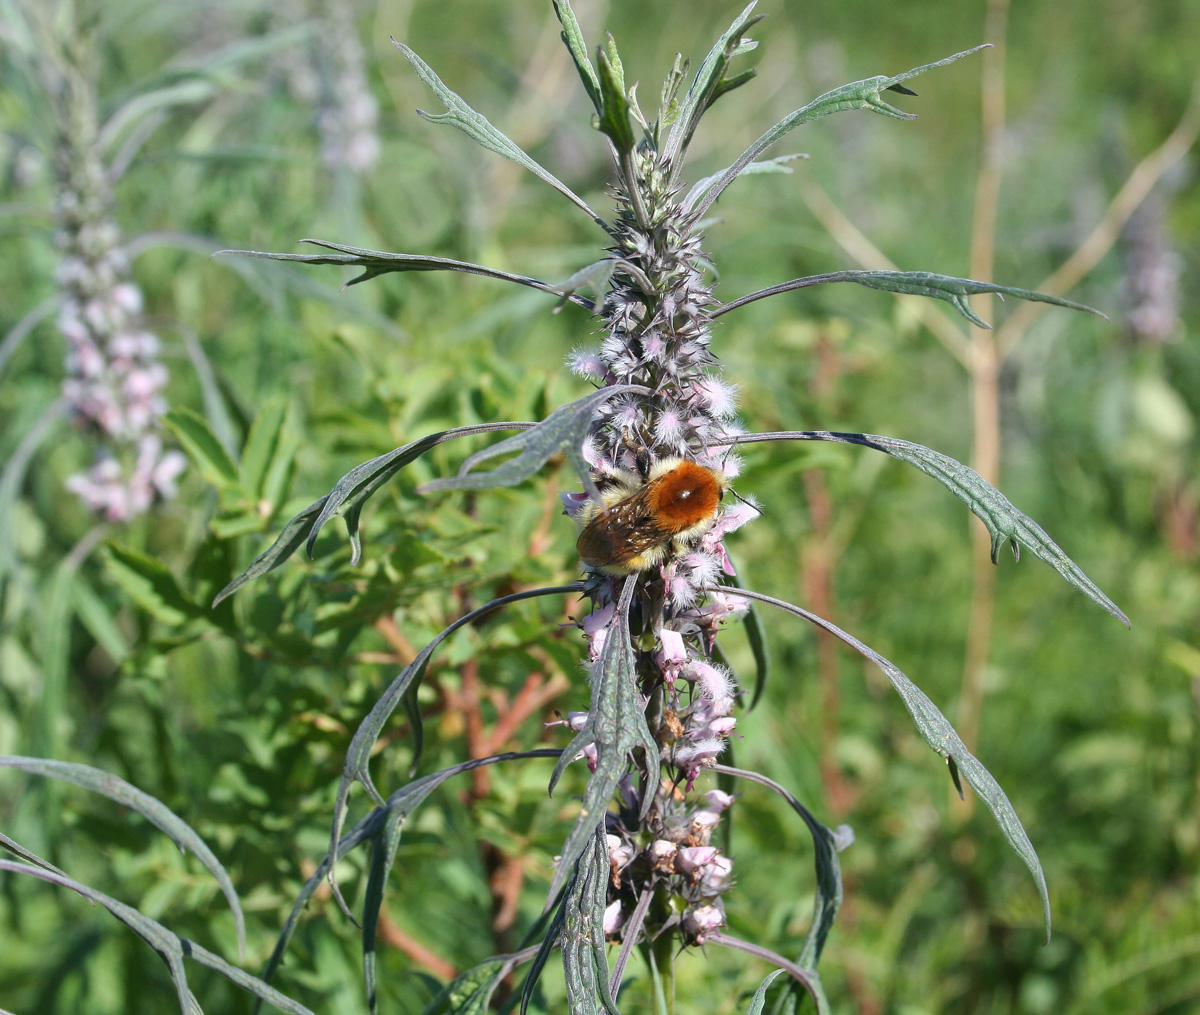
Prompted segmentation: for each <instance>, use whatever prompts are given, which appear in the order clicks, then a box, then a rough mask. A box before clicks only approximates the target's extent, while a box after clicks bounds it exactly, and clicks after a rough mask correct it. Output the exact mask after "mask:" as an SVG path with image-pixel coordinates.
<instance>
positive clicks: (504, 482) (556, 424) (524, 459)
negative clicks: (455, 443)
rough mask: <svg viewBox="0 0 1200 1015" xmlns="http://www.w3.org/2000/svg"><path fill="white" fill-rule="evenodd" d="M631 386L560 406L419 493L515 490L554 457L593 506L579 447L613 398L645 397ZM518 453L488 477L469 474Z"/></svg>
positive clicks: (593, 494) (612, 388) (591, 486)
mask: <svg viewBox="0 0 1200 1015" xmlns="http://www.w3.org/2000/svg"><path fill="white" fill-rule="evenodd" d="M645 390H646V389H645V388H642V387H640V386H639V385H636V384H614V385H611V386H609V387H605V388H600V389H599V390H598V391H593V392H592V393H591V394H590V395H585V396H584V397H583V398H581V399H579V400H578V401H575V402H570V403H569V404H567V405H560V406H559V407H558V408H557V409H555V410H554V411H553V412H552V413H550V415H549V416H547V417H546V418H545V419H544V420H542V421H541V422H540V423H538V424H537V425H536V426H534V427H531V428H530V429H528V430H526V431H525V432H524V433H519V434H517V435H516V436H514V437H509V438H507V439H506V440H502V441H501V442H500V443H499V444H493V445H492V446H491V447H487V448H484V449H483V450H482V451H477V452H475V454H473V455H471V457H470V458H468V459H467V460H466V461H465V462H463V463H462V466H461V467H460V468H459V470H458V475H457V476H454V477H451V478H447V479H435V480H433V481H432V482H429V483H426V484H425V485H424V486H422V487H421V492H422V493H432V492H433V491H435V490H487V489H489V488H491V487H494V486H516V484H517V483H521V482H523V481H524V480H526V479H528V478H529V477H530V476H532V475H533V474H534V473H535V472H537V470H538V469H540V468H541V467H542V466H543V465H545V464H546V462H547V461H549V460H550V458H551V457H552V456H554V455H556V454H558V453H559V452H562V453H563V454H565V455H566V456H567V459H568V461H570V463H571V464H572V465H573V466H574V467H575V471H576V472H577V473H578V474H579V479H580V481H581V482H582V483H583V488H584V489H585V490H586V491H587V492H588V494H589V495H590V496H591V497H592V498H594V499H595V500H596V501H599V500H600V492H599V491H598V490H597V489H596V484H595V482H594V481H593V479H592V475H591V468H590V467H589V465H588V463H587V461H586V460H585V459H584V457H583V443H584V440H585V439H586V438H587V435H588V431H589V430H590V429H591V426H592V421H593V417H594V416H595V414H596V410H597V409H599V408H600V406H601V405H603V404H604V403H605V402H607V401H608V400H609V399H610V398H612V397H613V396H615V395H619V394H622V393H624V392H626V391H645ZM514 451H517V452H520V454H518V455H517V457H516V458H514V459H513V460H512V461H509V462H505V463H504V464H503V465H501V466H499V467H498V468H495V469H492V470H490V471H488V472H479V473H474V474H472V473H471V470H472V469H473V468H474V467H475V466H476V465H478V464H479V463H480V462H484V461H487V460H488V459H489V458H495V457H497V456H498V455H506V454H510V453H511V452H514Z"/></svg>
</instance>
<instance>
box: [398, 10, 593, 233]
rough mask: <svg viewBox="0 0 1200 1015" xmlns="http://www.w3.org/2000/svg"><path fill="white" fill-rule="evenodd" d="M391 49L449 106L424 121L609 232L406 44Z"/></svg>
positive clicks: (427, 115)
mask: <svg viewBox="0 0 1200 1015" xmlns="http://www.w3.org/2000/svg"><path fill="white" fill-rule="evenodd" d="M572 20H573V19H572ZM576 30H578V26H576ZM392 45H393V46H395V47H396V48H397V49H398V50H400V53H401V54H402V55H403V57H404V59H406V60H407V61H408V62H409V63H410V64H412V67H413V70H415V71H416V72H417V77H419V78H420V79H421V80H422V81H424V82H425V84H426V85H428V86H429V89H430V91H432V92H433V93H434V94H435V95H436V96H437V97H438V98H439V99H441V100H442V102H444V103H445V104H446V112H445V113H427V112H425V111H424V110H421V109H418V110H417V113H418V115H420V116H421V118H422V119H425V120H428V121H429V122H430V123H448V124H449V125H450V126H451V127H457V128H458V129H459V130H461V131H462V132H463V133H464V134H466V135H467V137H469V138H470V139H471V140H472V141H474V142H475V143H476V144H478V145H482V146H483V147H484V148H486V149H487V150H488V151H490V152H495V153H496V154H497V155H502V156H504V158H506V159H511V160H512V161H513V162H515V163H516V164H517V165H519V166H523V167H524V168H526V169H528V170H529V171H530V172H531V173H533V174H534V176H536V177H538V179H540V180H542V181H544V182H545V183H548V184H550V186H552V187H553V188H554V189H555V190H557V191H558V192H559V193H560V194H562V195H563V196H564V197H566V198H567V199H568V200H569V201H571V203H572V204H574V205H575V206H576V207H578V208H580V209H582V210H583V211H584V212H585V213H586V214H587V216H588V218H590V219H591V220H592V221H593V222H595V223H596V224H597V225H599V226H600V228H602V229H604V230H607V229H608V224H607V223H606V222H605V221H604V219H602V218H601V217H600V216H599V215H597V214H596V213H595V212H594V211H592V209H591V208H589V207H588V205H587V202H586V201H584V200H583V198H581V197H579V195H577V194H576V193H575V192H574V191H572V190H571V188H570V187H568V186H567V185H566V184H565V183H563V182H562V181H561V180H559V179H558V178H557V177H556V176H554V174H553V173H551V172H550V171H549V170H547V169H543V168H542V166H540V165H538V163H536V162H534V160H533V159H531V158H530V157H529V156H528V155H526V154H525V152H523V151H522V150H521V149H520V148H518V147H517V146H516V145H515V144H514V143H513V142H512V141H511V140H509V138H508V137H506V136H505V135H504V134H503V133H501V132H500V131H499V130H497V129H496V128H495V127H494V126H492V124H491V123H490V122H489V121H488V119H487V118H486V117H485V116H483V115H482V114H480V113H477V112H475V110H473V109H472V108H471V107H470V106H468V105H467V104H466V102H464V101H463V98H462V96H461V95H458V94H456V93H455V92H452V91H451V90H450V89H449V88H447V87H446V86H445V85H444V84H443V83H442V79H441V78H439V77H438V76H437V75H436V74H435V73H434V72H433V68H432V67H430V66H429V64H427V63H426V62H425V61H424V60H422V59H421V58H420V57H419V56H417V54H416V53H414V52H413V51H412V50H411V49H409V48H408V47H407V46H406V45H404V43H402V42H397V41H396V40H395V39H392ZM585 84H586V82H585Z"/></svg>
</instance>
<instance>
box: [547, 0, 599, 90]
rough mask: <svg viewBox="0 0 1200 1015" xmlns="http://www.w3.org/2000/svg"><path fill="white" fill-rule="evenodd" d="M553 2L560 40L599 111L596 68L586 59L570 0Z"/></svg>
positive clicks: (585, 51) (581, 35)
mask: <svg viewBox="0 0 1200 1015" xmlns="http://www.w3.org/2000/svg"><path fill="white" fill-rule="evenodd" d="M553 3H554V13H555V15H556V16H557V17H558V23H559V24H560V25H562V27H563V30H562V40H563V42H564V43H566V46H567V50H568V52H570V54H571V59H572V60H573V61H574V62H575V69H576V70H577V71H578V72H579V80H580V81H582V82H583V89H584V91H586V92H587V94H588V98H589V99H591V100H592V105H593V106H594V107H595V109H596V112H597V113H599V112H600V108H601V102H600V79H599V78H597V77H596V68H595V67H593V66H592V61H591V60H589V59H588V54H587V43H586V42H584V41H583V32H582V31H580V28H579V22H578V21H577V20H576V19H575V12H574V11H573V10H571V3H570V0H553Z"/></svg>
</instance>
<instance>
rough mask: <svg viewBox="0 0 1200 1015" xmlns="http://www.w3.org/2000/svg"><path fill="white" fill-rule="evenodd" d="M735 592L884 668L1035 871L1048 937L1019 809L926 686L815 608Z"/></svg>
mask: <svg viewBox="0 0 1200 1015" xmlns="http://www.w3.org/2000/svg"><path fill="white" fill-rule="evenodd" d="M706 591H713V590H706ZM716 591H721V590H716ZM737 594H738V595H739V596H746V597H747V598H750V599H757V600H758V601H759V602H763V603H768V604H770V605H771V606H775V607H778V608H779V609H781V610H784V611H785V612H787V613H790V614H792V615H793V616H796V617H800V618H802V619H803V620H807V621H808V622H809V623H810V624H812V625H814V626H815V627H819V628H821V630H823V631H828V632H829V633H830V634H832V635H833V636H834V637H835V638H837V639H839V640H840V641H843V642H845V643H846V644H847V645H849V646H850V647H851V648H852V649H854V650H855V651H856V652H858V653H859V654H860V655H862V656H864V657H866V658H867V659H869V660H871V662H873V663H874V664H875V665H876V666H878V667H879V669H881V670H882V671H883V673H884V675H885V676H886V677H887V678H888V680H889V681H891V684H892V686H893V687H894V688H895V689H896V692H897V693H898V694H899V695H900V698H901V700H902V701H903V702H904V707H905V708H906V709H908V714H909V715H910V716H912V719H913V723H914V724H915V725H916V727H917V732H919V733H920V734H921V737H922V738H923V739H924V741H925V743H927V744H928V745H929V746H930V747H932V748H933V749H934V750H935V751H936V752H937V753H938V754H939V755H941V756H942V757H943V758H947V759H953V761H954V764H955V765H956V766H957V768H958V771H959V772H960V773H962V776H963V777H964V778H965V779H966V780H967V783H968V785H970V787H971V788H972V789H973V790H975V792H976V793H977V794H978V796H979V799H980V800H982V801H983V802H984V804H985V805H986V806H987V808H988V810H990V811H991V812H992V816H993V817H994V818H995V819H996V822H997V824H999V826H1000V830H1001V832H1003V833H1004V838H1005V839H1007V840H1008V844H1009V845H1010V846H1011V847H1012V848H1013V850H1014V851H1015V852H1016V854H1017V855H1018V856H1019V857H1020V858H1021V859H1022V860H1023V861H1024V863H1025V866H1026V867H1028V868H1029V873H1030V874H1032V875H1033V880H1034V883H1035V884H1036V885H1037V890H1038V895H1039V896H1041V900H1042V918H1043V920H1044V921H1045V924H1046V938H1047V940H1049V937H1050V893H1049V892H1048V891H1047V889H1046V876H1045V874H1043V873H1042V865H1041V862H1040V861H1039V860H1038V856H1037V852H1036V851H1035V850H1034V848H1033V843H1031V842H1030V841H1029V836H1028V835H1026V834H1025V829H1024V827H1023V826H1022V825H1021V819H1020V818H1018V817H1017V812H1016V811H1015V810H1014V809H1013V806H1012V804H1011V803H1010V802H1009V800H1008V797H1007V796H1006V795H1005V793H1004V790H1002V789H1001V788H1000V784H999V783H998V782H996V780H995V779H994V778H993V777H992V774H991V773H990V772H989V771H988V770H987V769H986V768H984V767H983V765H982V764H981V763H980V761H979V760H978V759H977V758H976V757H975V756H974V755H973V754H972V753H971V752H970V751H968V750H967V746H966V744H964V743H963V742H962V739H961V738H960V737H959V735H958V733H957V732H955V730H954V727H953V726H951V725H950V723H949V721H948V720H947V719H946V717H945V716H944V715H942V713H941V711H940V710H939V709H938V707H937V706H936V705H935V704H934V703H933V702H932V701H930V700H929V697H928V696H927V695H926V694H925V692H924V691H922V690H921V689H920V688H919V687H917V685H916V684H914V683H913V682H912V681H911V680H909V679H908V677H907V676H905V675H904V673H903V672H901V670H900V668H899V667H897V666H896V665H895V664H894V663H891V662H889V661H888V660H887V659H885V658H884V657H883V656H881V655H880V654H879V653H878V652H876V651H875V650H874V649H873V648H870V647H868V646H867V645H865V644H863V643H862V642H861V641H859V640H858V639H857V638H855V637H854V636H853V635H851V634H847V633H846V632H845V631H843V630H842V629H841V628H840V627H838V626H837V625H836V624H832V623H830V622H829V621H828V620H825V619H824V618H823V617H818V616H817V615H816V614H815V613H809V612H808V610H805V609H802V608H801V607H799V606H794V605H792V604H791V603H787V602H784V601H783V600H782V599H774V598H772V597H771V596H765V595H763V594H762V593H761V592H751V591H749V590H748V589H739V590H738V592H737Z"/></svg>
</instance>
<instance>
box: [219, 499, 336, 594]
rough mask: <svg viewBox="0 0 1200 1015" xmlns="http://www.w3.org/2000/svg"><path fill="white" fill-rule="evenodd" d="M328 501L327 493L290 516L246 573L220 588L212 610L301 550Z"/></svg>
mask: <svg viewBox="0 0 1200 1015" xmlns="http://www.w3.org/2000/svg"><path fill="white" fill-rule="evenodd" d="M328 499H329V495H328V494H326V495H325V496H324V497H322V498H321V499H320V500H317V501H313V503H311V504H309V505H308V507H306V508H305V509H304V510H303V511H301V512H299V513H298V514H296V515H293V516H292V518H291V519H290V520H289V521H288V523H287V524H286V525H285V526H284V527H283V531H282V532H280V533H279V535H278V536H276V537H275V542H273V543H272V544H271V545H270V546H269V547H268V548H267V549H266V550H264V551H263V552H262V553H260V554H259V555H258V556H257V557H255V558H254V560H253V561H252V562H251V564H250V566H249V567H248V568H246V570H245V571H243V572H242V573H241V574H239V575H238V576H237V577H236V578H234V579H233V581H231V582H230V583H229V584H228V585H226V586H225V587H224V588H223V589H221V591H220V592H218V593H217V595H216V598H215V599H213V601H212V605H213V606H214V607H215V606H217V605H219V604H220V603H221V601H222V600H223V599H228V598H229V597H230V596H231V595H233V594H234V593H235V592H236V591H237V590H238V589H240V588H241V587H242V586H243V585H248V584H249V583H250V582H252V581H254V579H255V578H261V577H262V576H263V575H264V574H266V573H267V572H268V571H274V570H275V568H277V567H279V565H280V564H282V563H283V562H284V561H285V560H287V559H288V558H289V557H290V556H291V555H292V554H293V553H295V552H296V551H297V550H298V549H300V546H301V544H302V543H303V542H304V540H305V538H306V537H307V536H308V531H309V528H310V527H311V525H312V523H313V521H314V520H315V519H316V518H317V516H318V515H319V514H320V513H321V509H322V508H323V507H324V506H325V502H326V501H327V500H328Z"/></svg>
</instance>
